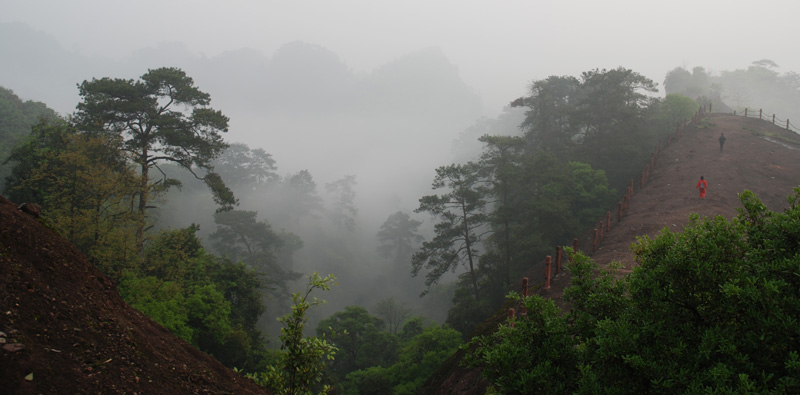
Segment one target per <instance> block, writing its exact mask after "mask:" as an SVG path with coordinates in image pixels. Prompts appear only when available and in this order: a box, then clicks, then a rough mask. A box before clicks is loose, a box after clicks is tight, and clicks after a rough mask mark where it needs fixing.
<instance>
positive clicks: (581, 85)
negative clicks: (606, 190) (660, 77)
mask: <svg viewBox="0 0 800 395" xmlns="http://www.w3.org/2000/svg"><path fill="white" fill-rule="evenodd" d="M653 92H656V84H655V83H654V82H653V81H651V80H650V79H647V78H645V77H644V76H642V75H640V74H639V73H636V72H634V71H632V70H628V69H624V68H621V67H620V68H617V69H612V70H591V71H587V72H584V73H582V74H581V78H580V79H576V78H573V77H550V78H548V79H545V80H541V81H536V82H534V83H533V85H532V86H531V95H530V96H527V97H522V98H519V99H517V100H515V101H514V102H512V105H513V106H518V107H527V108H528V109H529V110H528V111H527V112H526V119H525V121H524V122H523V124H522V127H523V128H525V140H526V141H527V149H528V150H529V151H531V152H535V151H545V152H549V153H550V154H552V155H554V156H557V157H559V158H564V159H566V160H579V161H581V162H584V163H588V164H589V165H591V166H592V167H593V168H595V169H602V170H605V172H606V174H607V176H608V177H609V180H610V183H611V186H612V187H614V188H622V187H623V186H624V185H625V184H626V183H627V182H628V181H629V180H630V179H631V178H632V177H633V176H634V175H635V174H636V173H635V171H636V170H633V169H638V168H639V166H640V165H641V163H644V162H645V161H646V160H647V156H648V153H649V152H651V150H652V147H653V146H654V145H655V144H657V142H658V136H657V135H656V133H654V132H652V131H650V130H649V129H648V128H647V127H646V126H647V120H648V117H649V116H650V112H649V108H650V106H651V105H652V104H653V103H654V102H655V100H654V99H652V98H651V97H649V96H648V95H647V93H653ZM632 165H635V166H632Z"/></svg>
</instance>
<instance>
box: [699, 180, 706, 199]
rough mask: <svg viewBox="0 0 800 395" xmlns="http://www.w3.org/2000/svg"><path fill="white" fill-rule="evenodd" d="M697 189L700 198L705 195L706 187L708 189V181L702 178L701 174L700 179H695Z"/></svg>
mask: <svg viewBox="0 0 800 395" xmlns="http://www.w3.org/2000/svg"><path fill="white" fill-rule="evenodd" d="M697 189H699V190H700V199H702V198H704V197H706V189H708V183H707V182H706V180H704V179H703V176H700V181H697Z"/></svg>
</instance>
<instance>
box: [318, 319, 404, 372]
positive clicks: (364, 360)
mask: <svg viewBox="0 0 800 395" xmlns="http://www.w3.org/2000/svg"><path fill="white" fill-rule="evenodd" d="M383 329H384V322H383V320H381V319H380V318H377V317H374V316H372V315H370V314H369V312H367V310H366V309H365V308H363V307H361V306H347V307H346V308H345V309H344V311H340V312H337V313H334V314H333V315H332V316H330V317H328V318H326V319H324V320H322V321H320V322H319V324H318V325H317V336H320V337H327V338H329V339H330V341H331V343H333V344H334V345H335V346H336V347H337V348H338V349H339V351H338V353H337V355H336V362H334V363H332V364H331V365H330V367H329V370H330V372H331V374H332V376H333V378H334V379H335V380H337V381H339V380H342V379H344V377H345V376H346V375H347V374H348V373H350V372H352V371H354V370H359V369H365V368H368V367H370V366H389V365H391V364H392V363H394V362H395V361H396V359H397V339H396V338H395V337H394V336H392V335H391V334H390V333H388V332H386V331H384V330H383Z"/></svg>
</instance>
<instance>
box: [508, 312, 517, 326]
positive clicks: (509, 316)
mask: <svg viewBox="0 0 800 395" xmlns="http://www.w3.org/2000/svg"><path fill="white" fill-rule="evenodd" d="M515 315H517V312H516V311H515V310H514V308H513V307H510V308H509V309H508V320H509V321H511V320H512V319H514V316H515ZM509 325H511V327H512V328H513V327H514V321H511V322H509Z"/></svg>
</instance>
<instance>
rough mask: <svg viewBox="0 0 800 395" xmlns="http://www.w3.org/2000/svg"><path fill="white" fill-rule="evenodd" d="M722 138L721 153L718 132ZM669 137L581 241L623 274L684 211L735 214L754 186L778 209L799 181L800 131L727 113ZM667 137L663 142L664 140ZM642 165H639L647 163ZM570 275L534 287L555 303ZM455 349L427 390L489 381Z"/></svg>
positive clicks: (537, 271)
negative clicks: (701, 186)
mask: <svg viewBox="0 0 800 395" xmlns="http://www.w3.org/2000/svg"><path fill="white" fill-rule="evenodd" d="M721 133H724V134H725V136H726V137H727V141H726V142H725V146H724V150H723V151H722V152H720V147H719V142H718V139H719V136H720V134H721ZM675 137H676V136H672V138H671V140H672V141H671V144H669V145H668V146H667V145H666V144H662V148H661V152H659V153H658V154H657V155H656V159H655V167H654V169H653V171H652V172H651V175H650V179H649V180H648V181H647V182H646V183H645V185H644V188H641V180H639V179H637V180H634V194H633V197H632V198H631V201H630V204H629V206H628V209H627V211H626V212H625V214H624V216H623V217H622V219H621V220H619V221H617V219H616V218H615V216H616V213H617V211H616V210H614V211H612V221H611V230H610V231H608V232H606V233H605V234H604V237H603V239H602V242H601V243H600V244H599V246H598V249H597V251H596V252H594V253H592V251H591V243H590V242H588V243H587V242H586V241H585V240H584V239H582V240H583V241H581V242H580V243H581V244H579V248H580V249H581V250H584V252H586V253H588V254H589V255H591V256H592V259H593V260H594V261H595V262H597V263H598V264H599V265H601V266H607V265H608V264H609V263H611V262H612V261H617V262H621V263H624V264H625V267H626V269H625V270H622V271H621V275H624V274H625V273H627V272H630V269H631V268H632V267H634V266H635V265H636V264H637V263H636V262H635V260H634V257H633V254H632V252H631V250H630V246H631V244H632V243H633V242H635V241H636V237H637V236H641V235H648V236H650V237H654V236H656V235H657V234H658V233H659V232H660V231H661V230H662V229H664V228H669V229H671V230H673V231H676V232H680V231H681V230H682V229H683V227H684V226H685V225H686V224H687V223H688V219H689V215H690V214H692V213H696V214H698V215H700V216H701V217H713V216H717V215H721V216H724V217H726V218H732V217H734V216H735V215H736V214H738V212H737V209H738V208H739V207H741V204H740V202H739V197H738V194H739V193H741V192H742V191H744V190H750V191H753V192H754V193H755V194H756V196H757V197H758V198H759V199H760V200H761V201H762V202H763V203H764V204H765V205H766V206H767V207H768V208H769V209H770V210H773V211H783V210H784V209H785V208H787V207H788V203H787V202H786V198H787V196H789V195H790V194H791V193H792V191H793V188H794V187H797V186H800V136H798V135H797V134H796V133H793V132H789V131H786V130H785V129H782V128H780V127H777V126H775V125H772V124H771V123H770V122H767V121H762V120H759V119H755V118H745V117H741V116H734V115H727V114H712V115H711V116H710V117H708V116H706V117H705V118H703V119H701V120H699V121H698V122H697V123H696V124H695V125H694V126H693V127H689V128H686V129H684V130H683V131H682V132H681V137H680V138H678V139H677V140H675ZM665 143H666V142H665ZM645 165H646V164H642V170H644V167H645ZM700 176H703V177H705V179H706V181H707V182H708V190H707V194H706V197H705V199H700V198H699V193H698V190H697V189H696V188H695V186H696V185H697V181H698V180H699V179H700ZM526 276H528V277H529V278H531V284H536V285H539V284H541V281H542V278H543V276H544V267H543V266H542V265H537V266H536V267H534V268H532V269H531V270H530V271H529V272H528V273H526ZM568 285H569V278H568V276H567V275H565V274H564V273H563V272H562V273H561V274H560V275H558V276H556V277H555V278H554V279H553V281H552V285H551V288H550V289H547V290H545V289H541V288H539V289H538V290H537V291H536V292H537V293H539V294H540V295H543V296H546V297H549V298H552V299H554V300H555V301H556V303H557V304H558V305H561V306H565V304H564V303H563V301H562V300H561V298H562V296H563V291H564V288H565V287H566V286H568ZM503 318H504V314H503V313H502V311H501V312H499V313H498V314H497V315H496V316H495V317H493V318H492V319H490V320H489V321H487V322H486V323H485V324H484V327H483V328H479V329H478V330H477V332H480V331H481V330H484V331H485V330H490V329H491V328H490V327H489V326H492V325H494V326H496V325H497V324H498V323H499V322H502V320H503ZM459 359H460V353H459V354H456V355H454V356H453V357H452V358H451V360H449V361H448V362H447V363H446V364H445V365H443V367H442V368H441V369H440V370H439V371H438V372H436V374H435V375H434V377H432V378H431V380H429V382H428V383H427V385H426V387H425V389H424V391H423V393H424V394H483V393H484V392H485V389H486V385H487V383H486V382H485V380H483V378H482V377H481V375H480V372H479V371H477V370H475V369H466V368H463V367H460V366H459V362H458V360H459Z"/></svg>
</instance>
